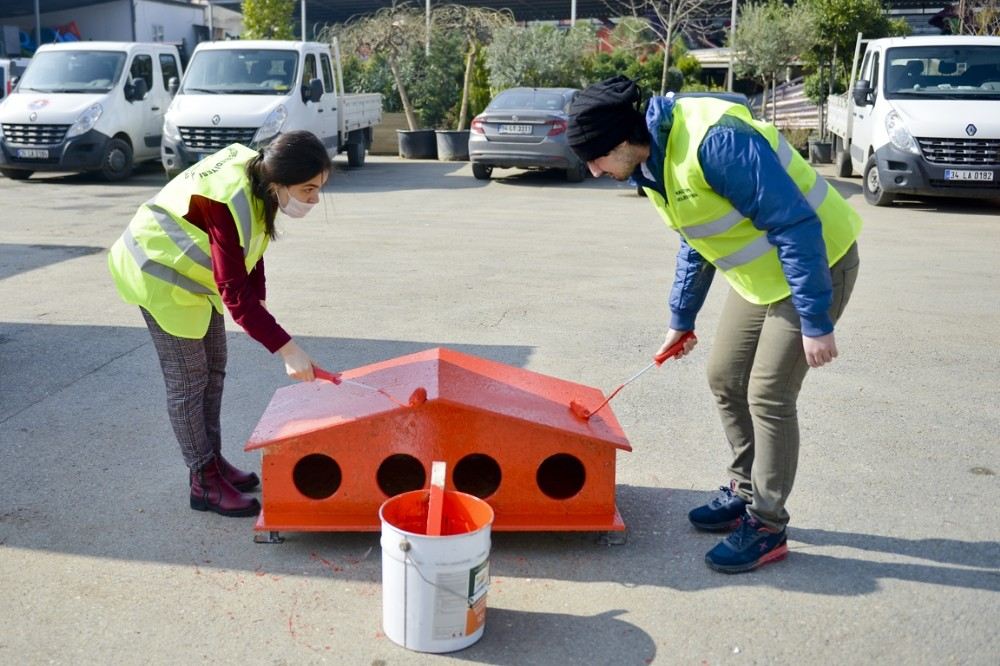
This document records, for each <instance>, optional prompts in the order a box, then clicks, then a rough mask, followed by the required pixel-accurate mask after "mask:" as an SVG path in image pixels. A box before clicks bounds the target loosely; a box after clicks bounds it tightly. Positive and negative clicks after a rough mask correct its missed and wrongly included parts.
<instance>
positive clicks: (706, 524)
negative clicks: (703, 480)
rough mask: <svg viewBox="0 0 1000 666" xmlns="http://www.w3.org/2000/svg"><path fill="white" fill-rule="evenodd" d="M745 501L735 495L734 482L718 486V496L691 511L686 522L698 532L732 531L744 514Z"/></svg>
mask: <svg viewBox="0 0 1000 666" xmlns="http://www.w3.org/2000/svg"><path fill="white" fill-rule="evenodd" d="M746 506H747V501H746V500H745V499H743V498H742V497H740V496H739V495H737V494H736V481H731V482H730V484H729V487H726V486H719V494H718V495H716V496H715V497H713V498H712V501H710V502H709V503H708V504H705V505H703V506H699V507H698V508H696V509H691V512H690V513H688V520H690V521H691V524H692V525H694V526H695V527H697V528H698V529H699V530H705V531H706V532H722V531H725V530H731V529H734V528H735V527H736V526H737V525H739V522H740V518H741V517H742V516H743V514H744V513H746Z"/></svg>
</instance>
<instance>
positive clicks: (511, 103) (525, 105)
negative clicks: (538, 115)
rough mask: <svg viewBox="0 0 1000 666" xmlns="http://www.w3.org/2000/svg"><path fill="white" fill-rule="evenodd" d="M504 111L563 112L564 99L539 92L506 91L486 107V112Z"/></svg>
mask: <svg viewBox="0 0 1000 666" xmlns="http://www.w3.org/2000/svg"><path fill="white" fill-rule="evenodd" d="M505 109H536V110H538V111H565V110H566V98H564V97H563V95H562V93H557V92H544V91H541V90H508V91H506V92H502V93H500V94H499V95H497V96H496V98H495V99H494V100H493V101H492V102H490V105H489V106H488V107H486V110H487V111H503V110H505Z"/></svg>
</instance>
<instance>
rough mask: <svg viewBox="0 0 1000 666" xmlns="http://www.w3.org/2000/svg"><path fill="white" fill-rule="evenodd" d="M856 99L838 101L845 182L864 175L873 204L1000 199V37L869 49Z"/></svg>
mask: <svg viewBox="0 0 1000 666" xmlns="http://www.w3.org/2000/svg"><path fill="white" fill-rule="evenodd" d="M863 42H864V40H862V39H861V36H860V35H859V36H858V48H857V49H856V50H855V58H854V60H855V62H854V67H853V68H852V70H851V93H850V94H849V95H847V94H845V95H843V96H838V97H830V98H829V100H828V102H829V105H828V112H827V129H828V130H829V131H830V132H831V133H832V134H833V135H834V142H835V146H834V148H835V150H836V151H837V152H836V154H837V165H838V171H839V174H840V175H841V176H845V177H846V176H851V175H853V174H854V173H859V174H861V175H862V177H863V180H864V184H863V188H862V189H863V190H864V195H865V199H866V200H867V201H868V203H870V204H872V205H875V206H887V205H889V204H891V203H892V201H893V199H894V198H895V197H896V196H897V195H899V194H915V195H935V196H949V197H978V198H992V199H1000V37H962V36H953V35H942V36H940V37H891V38H887V39H873V40H870V41H868V42H867V45H868V47H867V49H866V51H865V53H864V61H863V62H862V64H861V73H860V77H859V78H858V80H857V82H855V81H854V76H855V74H854V72H856V71H857V60H858V53H860V50H861V49H860V46H861V44H862V43H863Z"/></svg>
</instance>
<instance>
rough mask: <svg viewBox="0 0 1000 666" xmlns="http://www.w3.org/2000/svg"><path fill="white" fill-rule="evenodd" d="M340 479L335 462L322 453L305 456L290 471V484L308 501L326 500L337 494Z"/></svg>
mask: <svg viewBox="0 0 1000 666" xmlns="http://www.w3.org/2000/svg"><path fill="white" fill-rule="evenodd" d="M342 479H343V475H342V474H341V473H340V465H338V464H337V461H336V460H334V459H333V458H331V457H330V456H325V455H323V454H322V453H311V454H309V455H307V456H306V457H304V458H302V459H301V460H299V461H298V462H297V463H295V469H293V470H292V482H293V483H294V484H295V487H296V488H298V490H299V492H300V493H302V494H303V495H305V496H306V497H308V498H309V499H315V500H321V499H326V498H327V497H329V496H330V495H332V494H334V493H335V492H337V489H338V488H340V482H341V480H342Z"/></svg>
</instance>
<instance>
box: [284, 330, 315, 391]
mask: <svg viewBox="0 0 1000 666" xmlns="http://www.w3.org/2000/svg"><path fill="white" fill-rule="evenodd" d="M278 353H279V354H281V358H282V359H283V360H284V361H285V372H286V373H287V374H288V376H289V377H291V378H292V379H298V380H299V381H301V382H311V381H312V380H314V379H316V376H315V375H314V374H313V360H312V359H311V358H309V354H307V353H305V352H304V351H302V348H301V347H299V346H298V345H297V344H295V341H294V340H289V341H288V342H286V343H285V346H284V347H282V348H281V349H279V350H278Z"/></svg>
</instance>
